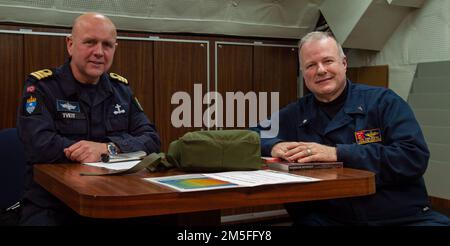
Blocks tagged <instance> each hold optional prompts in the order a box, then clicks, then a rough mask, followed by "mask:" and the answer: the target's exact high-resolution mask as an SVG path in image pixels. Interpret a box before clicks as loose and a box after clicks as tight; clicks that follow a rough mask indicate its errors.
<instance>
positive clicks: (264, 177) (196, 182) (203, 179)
mask: <svg viewBox="0 0 450 246" xmlns="http://www.w3.org/2000/svg"><path fill="white" fill-rule="evenodd" d="M144 180H146V181H149V182H152V183H156V184H159V185H163V186H166V187H169V188H172V189H175V190H177V191H182V192H186V191H202V190H214V189H225V188H235V187H253V186H258V185H268V184H283V183H303V182H314V181H319V180H320V179H316V178H310V177H305V176H300V175H294V174H289V173H285V172H277V171H272V170H258V171H235V172H222V173H208V174H185V175H175V176H166V177H156V178H144Z"/></svg>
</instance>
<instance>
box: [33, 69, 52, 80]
mask: <svg viewBox="0 0 450 246" xmlns="http://www.w3.org/2000/svg"><path fill="white" fill-rule="evenodd" d="M30 75H31V76H33V77H35V78H36V79H38V80H41V79H44V78H47V77H50V76H52V75H53V72H52V70H50V69H42V70H39V71H36V72H32V73H30Z"/></svg>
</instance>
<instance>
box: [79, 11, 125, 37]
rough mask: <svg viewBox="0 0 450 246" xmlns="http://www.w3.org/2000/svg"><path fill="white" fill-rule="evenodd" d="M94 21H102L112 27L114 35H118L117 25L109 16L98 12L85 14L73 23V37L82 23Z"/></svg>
mask: <svg viewBox="0 0 450 246" xmlns="http://www.w3.org/2000/svg"><path fill="white" fill-rule="evenodd" d="M93 19H97V20H101V21H103V22H104V23H106V24H108V25H110V26H111V27H112V28H113V31H114V33H115V34H116V35H117V29H116V25H114V23H113V22H112V21H111V19H109V18H108V17H107V16H105V15H103V14H100V13H97V12H87V13H84V14H82V15H80V16H78V17H77V18H75V20H74V21H73V24H72V32H71V34H72V36H73V35H74V33H75V31H76V30H77V29H78V28H79V27H80V26H81V25H82V23H84V22H87V21H89V20H93Z"/></svg>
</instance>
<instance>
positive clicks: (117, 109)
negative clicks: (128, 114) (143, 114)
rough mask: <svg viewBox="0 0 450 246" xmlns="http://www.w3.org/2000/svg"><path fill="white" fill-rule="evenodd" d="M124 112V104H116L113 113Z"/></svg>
mask: <svg viewBox="0 0 450 246" xmlns="http://www.w3.org/2000/svg"><path fill="white" fill-rule="evenodd" d="M124 113H125V109H123V108H122V106H120V105H119V104H118V103H116V105H115V106H114V111H113V114H114V115H118V114H124Z"/></svg>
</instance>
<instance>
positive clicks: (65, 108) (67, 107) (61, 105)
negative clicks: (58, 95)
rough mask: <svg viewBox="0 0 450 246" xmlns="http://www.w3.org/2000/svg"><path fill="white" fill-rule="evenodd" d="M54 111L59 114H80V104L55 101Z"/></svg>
mask: <svg viewBox="0 0 450 246" xmlns="http://www.w3.org/2000/svg"><path fill="white" fill-rule="evenodd" d="M56 110H57V111H59V112H76V113H79V112H80V104H79V103H78V102H70V101H65V100H56Z"/></svg>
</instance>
